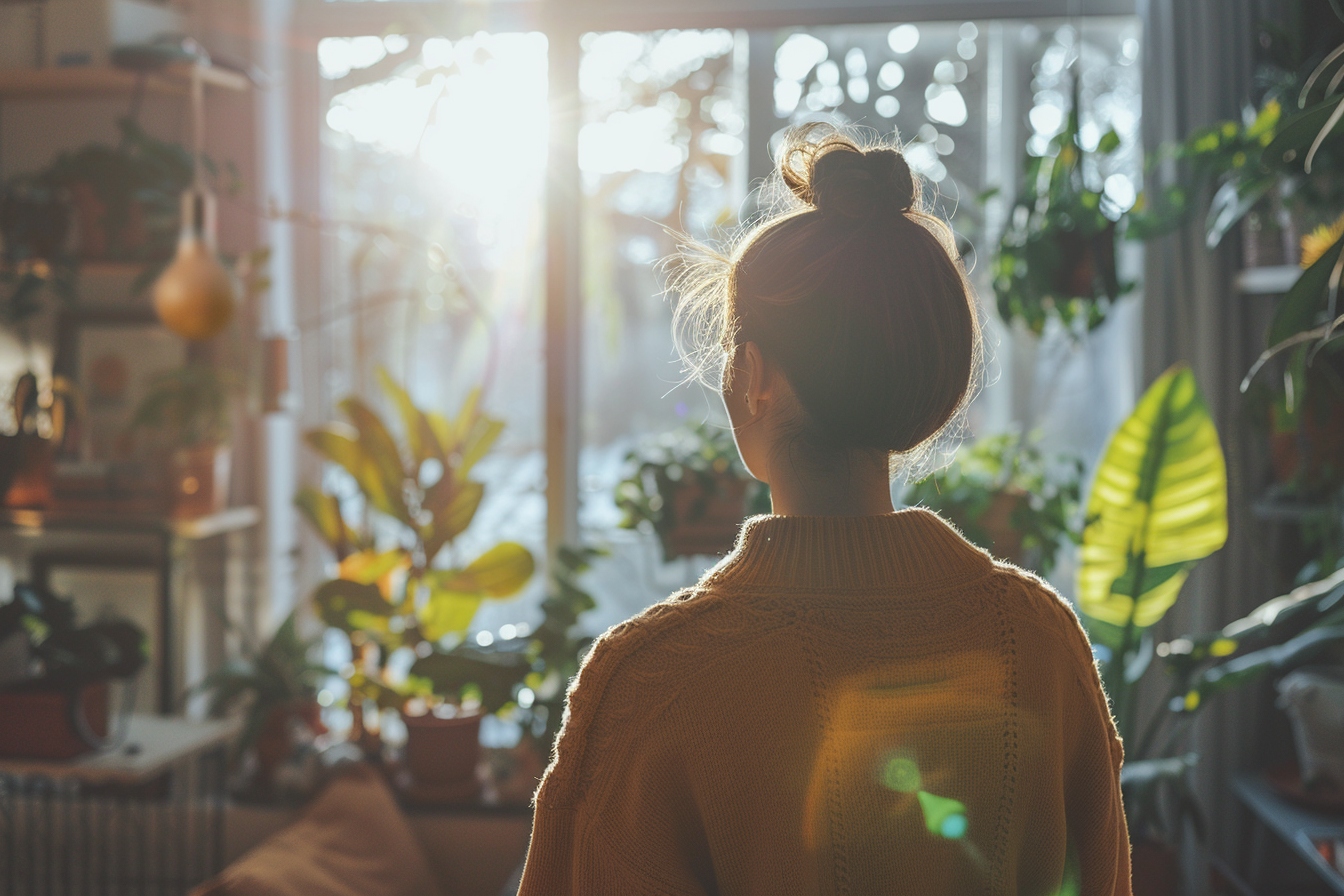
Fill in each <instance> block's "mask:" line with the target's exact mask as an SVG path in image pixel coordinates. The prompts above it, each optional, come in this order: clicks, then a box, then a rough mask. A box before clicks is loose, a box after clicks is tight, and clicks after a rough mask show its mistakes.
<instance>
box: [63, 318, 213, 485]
mask: <svg viewBox="0 0 1344 896" xmlns="http://www.w3.org/2000/svg"><path fill="white" fill-rule="evenodd" d="M186 361H187V344H186V342H185V341H184V340H183V339H181V337H179V336H176V335H174V334H173V333H172V332H170V331H169V330H168V329H167V328H166V327H164V326H163V324H162V323H160V322H159V320H158V318H157V317H156V316H155V315H154V312H153V311H152V310H151V309H149V308H143V309H141V308H81V309H71V310H67V311H65V312H63V313H62V314H61V316H60V318H59V319H58V323H57V334H56V351H55V356H54V359H53V364H52V368H53V372H54V373H56V374H57V375H60V376H65V377H66V378H68V379H69V380H71V382H73V383H74V385H75V386H76V388H77V389H78V390H79V394H80V395H81V396H82V399H83V401H82V411H83V412H82V413H81V414H80V415H78V417H77V419H76V421H75V426H76V432H75V433H73V434H72V436H73V437H72V438H68V439H67V441H66V449H65V452H64V456H65V458H66V459H68V460H77V461H81V462H84V463H115V462H119V461H132V460H137V459H138V458H137V457H136V444H135V439H134V438H133V436H132V432H131V422H132V420H133V419H134V417H135V411H136V408H137V407H138V406H139V404H140V401H141V399H143V398H144V396H145V394H146V392H147V391H148V389H149V386H150V384H151V382H152V380H153V378H154V376H155V375H157V374H160V373H163V372H165V371H168V370H172V369H174V368H177V367H180V366H182V365H183V364H184V363H186Z"/></svg>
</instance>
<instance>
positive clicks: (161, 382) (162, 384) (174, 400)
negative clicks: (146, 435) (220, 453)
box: [131, 363, 240, 448]
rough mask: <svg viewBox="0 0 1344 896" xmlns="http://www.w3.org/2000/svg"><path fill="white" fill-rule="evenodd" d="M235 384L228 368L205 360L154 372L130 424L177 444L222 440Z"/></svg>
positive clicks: (226, 434) (226, 435)
mask: <svg viewBox="0 0 1344 896" xmlns="http://www.w3.org/2000/svg"><path fill="white" fill-rule="evenodd" d="M239 388H240V383H239V382H238V380H237V378H236V377H234V376H233V375H232V374H231V373H230V372H229V371H227V370H219V369H217V368H215V367H212V366H211V365H209V364H199V363H189V364H187V365H186V366H184V367H179V368H177V369H176V370H170V371H166V372H164V373H159V374H156V375H155V376H154V378H153V379H152V380H150V384H149V390H148V391H147V392H146V393H145V397H144V398H143V399H141V401H140V405H139V407H137V408H136V410H135V416H134V417H133V418H132V420H131V425H132V426H134V427H137V428H140V429H147V430H152V431H156V432H158V433H159V434H161V435H162V436H164V437H165V438H166V439H167V440H168V442H169V443H170V444H171V445H173V446H174V447H177V448H189V447H192V446H194V445H221V444H225V443H227V442H228V441H229V435H230V433H231V431H232V428H233V427H232V422H233V421H232V419H231V414H230V411H231V408H230V399H231V397H232V396H233V395H234V394H235V393H236V392H237V391H238V389H239Z"/></svg>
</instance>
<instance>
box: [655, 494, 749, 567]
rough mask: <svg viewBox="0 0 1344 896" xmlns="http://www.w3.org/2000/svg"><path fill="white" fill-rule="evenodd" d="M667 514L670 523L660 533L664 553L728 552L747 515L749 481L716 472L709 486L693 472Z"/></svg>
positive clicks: (673, 500)
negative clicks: (693, 474) (719, 474)
mask: <svg viewBox="0 0 1344 896" xmlns="http://www.w3.org/2000/svg"><path fill="white" fill-rule="evenodd" d="M666 512H667V513H669V514H670V516H667V517H665V518H666V519H668V520H669V521H670V525H668V526H667V527H666V528H664V529H663V530H662V531H661V533H660V535H661V538H662V542H663V556H664V557H665V558H666V559H668V560H671V559H673V558H674V557H688V556H693V555H696V554H720V555H722V554H726V553H728V552H729V551H731V550H732V549H733V545H734V544H736V543H737V533H738V530H740V529H741V528H742V520H743V519H744V518H745V517H746V515H747V482H746V480H744V479H739V478H737V477H736V476H729V475H722V476H716V477H714V479H713V480H712V485H711V486H709V487H708V488H707V487H706V486H705V485H704V484H703V483H701V481H700V480H699V479H698V478H697V477H695V476H692V475H688V476H687V477H686V478H685V479H683V480H682V481H681V482H680V483H679V485H678V487H677V489H676V490H675V491H674V492H673V493H672V500H671V502H670V507H668V509H667V511H666Z"/></svg>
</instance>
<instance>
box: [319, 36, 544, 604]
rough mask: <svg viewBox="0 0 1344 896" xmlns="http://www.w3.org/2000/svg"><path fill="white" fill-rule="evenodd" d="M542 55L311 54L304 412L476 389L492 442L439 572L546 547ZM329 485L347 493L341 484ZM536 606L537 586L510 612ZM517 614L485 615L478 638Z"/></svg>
mask: <svg viewBox="0 0 1344 896" xmlns="http://www.w3.org/2000/svg"><path fill="white" fill-rule="evenodd" d="M546 47H547V44H546V38H545V37H544V36H543V35H541V34H535V33H531V34H485V33H480V34H476V35H473V36H470V37H465V38H461V39H455V40H450V39H448V38H443V37H432V38H429V39H423V38H415V39H412V38H407V37H401V36H398V35H392V36H388V37H367V36H366V37H354V38H327V39H324V40H323V41H322V42H321V44H320V45H319V48H318V62H319V65H320V66H321V72H322V76H323V81H322V83H323V86H324V89H325V91H326V95H325V97H324V105H323V108H324V109H325V121H324V124H323V128H322V147H323V153H322V164H323V166H324V168H323V177H322V204H323V221H322V224H321V227H322V236H323V259H322V261H323V270H324V277H323V293H324V294H323V301H322V305H321V307H320V308H319V309H317V310H316V311H315V312H314V313H313V314H312V315H311V316H310V317H309V318H308V319H306V320H304V321H303V331H304V332H303V340H302V342H301V345H302V346H303V349H304V352H305V358H304V362H305V370H308V371H313V373H312V374H310V375H309V376H308V377H307V378H306V379H307V383H306V385H307V386H308V389H307V394H306V396H305V399H306V400H305V403H304V414H305V418H306V422H307V423H309V424H314V423H318V422H321V421H325V420H330V419H334V418H336V417H338V416H339V414H338V411H337V403H338V402H339V401H340V400H341V399H342V398H344V397H345V396H346V395H349V394H357V395H359V396H361V397H362V398H364V399H365V400H366V401H370V402H371V403H373V404H374V405H375V406H377V407H380V408H382V409H384V410H386V411H388V412H391V411H392V409H391V408H390V407H389V406H388V405H387V403H386V402H385V399H384V396H383V395H382V393H381V391H380V390H379V388H378V386H377V380H376V371H377V370H378V369H379V368H380V367H381V368H385V369H386V370H387V371H388V372H389V373H390V374H391V375H392V376H393V377H394V378H395V379H396V380H398V381H399V382H402V383H405V384H406V385H407V387H408V389H409V391H410V393H411V396H412V398H413V399H414V400H415V401H416V402H417V403H418V404H420V405H421V406H423V407H425V408H427V409H431V410H434V411H438V412H440V413H444V414H448V415H452V414H454V413H455V412H456V411H457V410H458V408H459V407H460V406H461V404H462V402H463V401H464V400H465V399H466V397H467V395H468V394H469V393H470V392H471V390H472V389H474V388H477V387H480V388H481V389H482V399H481V400H482V405H483V408H484V409H485V410H486V412H487V413H489V414H491V415H492V416H495V417H499V418H502V419H503V420H504V422H505V424H506V428H505V430H504V433H503V435H502V437H501V438H500V440H499V442H498V443H497V444H496V447H495V448H494V450H493V451H492V452H491V454H490V455H489V456H488V457H487V458H486V459H485V460H484V461H482V462H481V464H480V465H479V466H477V467H476V468H475V470H474V472H473V476H474V477H475V478H478V479H480V480H482V481H483V482H484V483H485V487H486V491H485V499H484V501H483V503H482V505H481V507H480V509H479V511H478V512H477V515H476V518H475V519H474V521H473V523H472V525H471V527H470V528H469V529H468V530H467V531H466V532H465V533H464V534H463V535H462V536H460V537H459V539H458V540H457V542H456V543H455V544H454V545H453V546H451V548H450V549H449V551H446V552H445V554H444V555H441V557H442V562H453V563H465V562H467V561H469V560H471V559H472V558H473V557H475V556H476V555H477V554H478V553H479V552H481V551H482V550H484V549H485V548H488V547H489V546H491V545H493V544H495V543H496V542H497V541H499V540H500V539H511V540H516V541H520V542H522V543H523V544H525V545H527V546H528V547H529V548H531V549H533V550H534V551H535V552H536V554H537V556H541V554H542V551H543V549H544V548H543V546H544V540H545V538H544V527H545V502H544V498H543V496H542V486H543V483H544V469H543V467H544V463H543V455H542V438H543V426H542V384H543V373H542V338H541V325H540V315H541V301H542V296H543V290H544V285H543V284H544V270H543V265H544V251H543V239H542V236H543V234H542V228H543V221H544V215H543V203H542V200H543V186H544V178H545V166H546V146H547V134H546V123H547V120H548V114H547V96H546V82H547V71H546V56H547V54H546ZM393 417H394V418H395V415H394V414H393ZM327 476H328V479H329V482H328V484H329V485H332V486H335V487H337V488H344V489H345V490H346V492H347V493H349V494H352V495H353V493H354V489H353V484H352V483H345V482H343V481H342V480H343V478H344V477H343V475H342V474H340V473H339V472H336V471H327ZM388 534H389V537H390V536H391V533H390V532H389V533H388ZM449 553H452V554H453V555H454V556H452V557H448V556H447V554H449ZM540 591H541V582H540V579H539V577H538V579H536V580H534V582H533V584H532V587H531V589H530V590H529V592H528V596H527V598H526V599H527V600H528V601H534V600H535V599H536V596H537V595H538V594H539V593H540ZM529 605H530V604H529ZM520 612H522V611H521V610H520V608H519V607H518V606H516V605H508V604H504V603H495V602H492V603H488V604H486V605H485V606H484V607H483V608H482V610H481V612H480V613H479V614H478V616H477V624H478V625H480V626H483V627H487V628H489V627H496V626H498V625H499V624H502V623H504V622H508V621H516V620H517V618H519V614H520Z"/></svg>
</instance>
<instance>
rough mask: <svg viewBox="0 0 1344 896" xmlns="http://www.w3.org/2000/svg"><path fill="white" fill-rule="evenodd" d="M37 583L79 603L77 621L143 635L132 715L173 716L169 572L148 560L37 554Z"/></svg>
mask: <svg viewBox="0 0 1344 896" xmlns="http://www.w3.org/2000/svg"><path fill="white" fill-rule="evenodd" d="M31 571H32V577H33V581H34V582H35V583H36V584H37V585H39V586H41V587H45V588H49V589H51V590H52V591H53V592H55V593H56V594H59V595H61V596H62V597H67V598H70V599H71V600H73V601H74V604H75V619H76V621H77V622H78V623H79V624H80V625H87V624H88V623H90V622H93V621H95V620H97V619H101V618H106V617H117V618H121V619H127V620H129V621H131V622H133V623H135V624H136V625H137V626H139V627H140V629H141V630H142V631H143V632H144V633H145V638H146V640H147V642H148V644H147V647H148V657H147V661H146V663H145V666H144V668H143V669H141V670H140V674H139V675H138V676H137V678H136V691H135V704H134V711H135V712H139V713H158V712H171V711H172V709H173V705H172V703H173V695H172V693H171V690H170V688H168V687H167V685H168V683H169V681H170V679H171V676H170V674H169V669H168V665H167V663H168V662H169V657H168V643H167V638H166V632H167V628H166V626H167V625H168V623H169V617H168V615H167V613H168V611H167V608H166V606H165V602H166V601H167V590H166V587H165V584H164V578H163V577H164V575H165V571H164V569H163V568H162V562H161V560H160V559H159V558H157V557H153V556H150V555H145V556H139V555H136V554H134V553H132V554H106V555H100V554H88V553H74V552H71V553H39V554H35V555H34V556H33V557H32V560H31Z"/></svg>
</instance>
